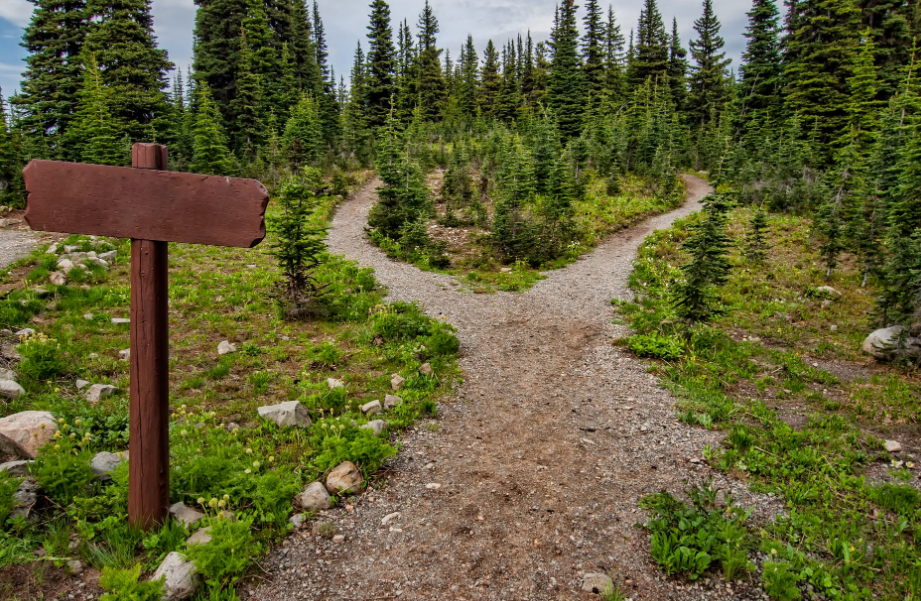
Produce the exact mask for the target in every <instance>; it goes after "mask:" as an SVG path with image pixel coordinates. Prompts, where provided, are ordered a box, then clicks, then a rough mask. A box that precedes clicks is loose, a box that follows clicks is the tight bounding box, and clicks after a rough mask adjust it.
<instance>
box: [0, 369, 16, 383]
mask: <svg viewBox="0 0 921 601" xmlns="http://www.w3.org/2000/svg"><path fill="white" fill-rule="evenodd" d="M0 380H12V381H14V382H16V381H18V380H19V376H17V375H16V372H15V371H13V370H12V369H6V368H5V367H0Z"/></svg>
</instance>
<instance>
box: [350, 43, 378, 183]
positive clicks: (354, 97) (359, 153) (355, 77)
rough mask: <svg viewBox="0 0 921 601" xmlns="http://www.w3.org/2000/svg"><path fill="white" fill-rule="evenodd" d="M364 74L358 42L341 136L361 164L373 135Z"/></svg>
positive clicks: (362, 55) (367, 158) (366, 156)
mask: <svg viewBox="0 0 921 601" xmlns="http://www.w3.org/2000/svg"><path fill="white" fill-rule="evenodd" d="M365 76H366V66H365V55H364V52H363V51H362V49H361V43H360V42H359V43H358V47H357V48H356V49H355V60H354V62H353V64H352V76H351V88H350V89H349V98H348V102H347V103H346V107H345V112H344V119H343V130H344V132H343V134H344V135H343V138H344V142H345V146H346V149H347V150H348V151H349V152H351V153H352V155H353V156H354V157H355V158H356V159H358V161H359V163H360V164H362V165H365V164H367V163H368V161H369V159H370V152H371V145H372V141H373V136H372V134H371V132H370V130H369V129H368V114H367V102H368V100H367V93H368V91H367V84H366V81H365Z"/></svg>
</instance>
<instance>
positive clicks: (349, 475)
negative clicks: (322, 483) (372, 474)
mask: <svg viewBox="0 0 921 601" xmlns="http://www.w3.org/2000/svg"><path fill="white" fill-rule="evenodd" d="M363 482H364V477H363V476H362V475H361V470H359V469H358V468H357V467H355V464H354V463H352V462H351V461H344V462H342V463H340V464H339V465H338V466H337V467H336V468H335V469H334V470H333V471H331V472H330V473H329V476H327V477H326V490H328V491H329V492H330V493H331V494H334V495H339V494H342V493H344V492H352V493H357V492H359V491H361V484H362V483H363Z"/></svg>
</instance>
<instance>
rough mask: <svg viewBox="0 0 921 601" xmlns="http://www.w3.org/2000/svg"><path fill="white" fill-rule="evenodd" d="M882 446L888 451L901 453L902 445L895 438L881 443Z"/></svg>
mask: <svg viewBox="0 0 921 601" xmlns="http://www.w3.org/2000/svg"><path fill="white" fill-rule="evenodd" d="M883 448H884V449H886V451H888V452H890V453H901V452H902V445H901V443H899V442H897V441H895V440H887V441H886V442H884V443H883Z"/></svg>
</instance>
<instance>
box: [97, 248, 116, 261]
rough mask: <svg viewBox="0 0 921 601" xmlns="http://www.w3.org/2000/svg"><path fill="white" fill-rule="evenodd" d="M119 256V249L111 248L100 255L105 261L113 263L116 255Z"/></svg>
mask: <svg viewBox="0 0 921 601" xmlns="http://www.w3.org/2000/svg"><path fill="white" fill-rule="evenodd" d="M117 256H118V251H117V250H110V251H109V252H104V253H101V254H100V255H99V258H100V259H102V260H103V261H108V262H109V263H111V262H112V261H114V260H115V257H117Z"/></svg>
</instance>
